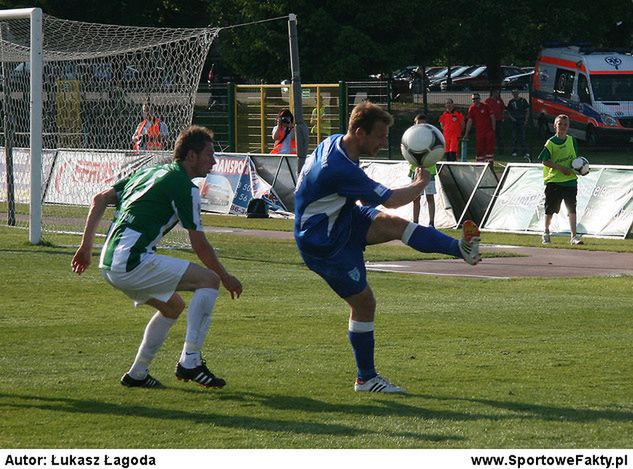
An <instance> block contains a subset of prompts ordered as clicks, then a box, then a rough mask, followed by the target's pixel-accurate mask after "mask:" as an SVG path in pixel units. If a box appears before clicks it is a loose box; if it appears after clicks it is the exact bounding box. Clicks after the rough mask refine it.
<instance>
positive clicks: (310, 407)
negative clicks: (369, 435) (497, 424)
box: [219, 393, 498, 421]
mask: <svg viewBox="0 0 633 469" xmlns="http://www.w3.org/2000/svg"><path fill="white" fill-rule="evenodd" d="M382 396H383V397H382V398H379V399H377V398H378V395H367V396H366V398H367V400H368V401H369V402H363V403H361V404H356V403H351V404H332V403H329V402H323V401H319V400H316V399H312V398H309V397H294V396H282V395H272V396H271V395H262V394H255V393H239V394H222V395H221V396H219V399H220V400H233V401H252V400H254V401H256V402H258V403H259V404H260V405H262V406H265V407H269V408H271V409H276V410H291V411H303V412H313V413H340V414H347V415H350V414H359V415H367V416H375V417H381V416H382V417H388V416H397V417H410V418H421V419H424V420H452V421H465V420H497V419H498V417H497V416H495V415H489V414H474V413H472V412H468V413H466V412H454V411H450V410H433V409H428V408H424V407H420V406H417V405H410V404H407V403H404V402H402V401H403V399H407V398H409V397H412V395H411V394H405V395H392V396H391V397H388V398H385V397H384V396H385V395H384V394H383V395H382Z"/></svg>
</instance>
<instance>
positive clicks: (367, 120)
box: [347, 101, 393, 134]
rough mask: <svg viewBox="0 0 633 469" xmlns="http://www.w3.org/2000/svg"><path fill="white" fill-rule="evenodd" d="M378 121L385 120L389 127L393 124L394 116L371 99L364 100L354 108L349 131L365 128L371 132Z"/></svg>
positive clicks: (348, 126) (348, 127)
mask: <svg viewBox="0 0 633 469" xmlns="http://www.w3.org/2000/svg"><path fill="white" fill-rule="evenodd" d="M376 122H384V123H385V124H386V125H387V127H391V126H392V125H393V117H392V116H391V114H389V113H388V112H387V111H385V110H384V109H383V108H381V107H380V106H378V105H376V104H374V103H372V102H370V101H364V102H362V103H359V104H357V105H356V106H355V107H354V109H353V110H352V114H351V116H350V117H349V124H348V125H347V131H348V132H354V131H356V129H363V130H364V131H365V132H367V133H368V134H369V133H371V131H372V130H373V128H374V124H375V123H376Z"/></svg>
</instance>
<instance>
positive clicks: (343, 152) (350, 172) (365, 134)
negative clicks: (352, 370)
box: [295, 102, 481, 393]
mask: <svg viewBox="0 0 633 469" xmlns="http://www.w3.org/2000/svg"><path fill="white" fill-rule="evenodd" d="M392 124H393V118H392V117H391V115H390V114H389V113H387V112H386V111H384V110H383V109H382V108H380V107H379V106H377V105H375V104H372V103H370V102H364V103H361V104H358V105H357V106H356V107H355V108H354V110H353V111H352V114H351V116H350V120H349V125H348V128H347V133H346V134H345V135H341V134H335V135H332V136H330V137H328V138H326V139H325V140H323V141H322V142H321V144H320V145H319V146H318V147H317V148H316V150H314V152H313V153H312V154H311V155H310V156H309V157H308V158H307V159H306V162H305V165H304V166H303V169H302V171H301V174H300V175H299V180H298V182H297V188H296V192H295V240H296V243H297V247H298V248H299V252H300V254H301V257H302V258H303V260H304V262H305V264H306V265H307V266H308V268H309V269H310V270H313V271H314V272H316V273H317V274H319V275H320V276H321V277H322V278H323V279H324V280H325V281H326V282H327V283H328V285H329V286H330V287H331V288H332V290H334V291H335V292H336V293H337V294H338V295H339V296H340V297H341V298H343V299H344V300H345V301H346V302H347V303H348V304H349V306H350V308H351V313H350V318H349V328H348V336H349V340H350V342H351V345H352V349H353V351H354V357H355V359H356V366H357V371H358V376H357V379H356V382H355V384H354V390H355V391H356V392H383V393H403V392H405V390H404V389H403V388H402V387H400V386H396V385H395V384H392V383H391V382H389V380H387V379H386V378H385V377H383V376H381V375H379V374H378V373H377V372H376V368H375V366H374V315H375V310H376V300H375V298H374V294H373V292H372V290H371V288H370V287H369V285H368V284H367V275H366V271H365V260H364V257H363V251H364V250H365V246H367V245H371V244H379V243H385V242H388V241H392V240H395V239H400V240H402V242H403V243H405V244H407V245H409V246H411V247H412V248H413V249H416V250H418V251H420V252H436V253H442V254H449V255H453V256H455V257H459V258H462V259H464V260H465V261H466V262H467V263H468V264H471V265H475V264H477V263H478V262H479V261H480V260H481V257H480V255H479V241H480V238H479V229H478V228H477V226H476V225H475V224H474V223H473V222H472V221H466V222H465V223H464V225H463V236H462V238H461V240H457V239H455V238H452V237H450V236H447V235H445V234H443V233H441V232H439V231H437V230H436V229H435V228H433V227H427V226H421V225H417V224H415V223H411V222H409V221H408V220H405V219H403V218H400V217H397V216H393V215H389V214H386V213H383V212H381V211H379V210H377V209H376V208H374V207H375V206H377V205H380V204H382V205H383V206H384V207H387V208H396V207H401V206H403V205H406V204H409V203H411V201H413V200H414V199H415V198H417V197H419V196H420V194H421V193H422V192H423V190H424V187H425V186H426V184H427V183H428V181H429V179H430V176H429V173H428V172H427V171H426V170H424V169H421V168H418V169H417V170H416V176H415V179H414V181H413V182H412V183H411V184H409V185H408V186H404V187H400V188H397V189H389V188H387V187H385V186H383V185H381V184H379V183H378V182H376V181H373V180H372V179H370V178H369V177H368V176H367V175H366V174H365V172H364V171H363V170H362V169H361V168H360V166H359V160H360V157H361V155H364V156H367V157H369V158H374V157H376V155H377V154H378V152H379V151H380V149H382V148H384V147H385V146H386V145H387V136H388V133H389V127H390V126H391V125H392ZM357 201H361V203H362V205H358V204H357Z"/></svg>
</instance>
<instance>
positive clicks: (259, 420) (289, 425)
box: [0, 390, 463, 441]
mask: <svg viewBox="0 0 633 469" xmlns="http://www.w3.org/2000/svg"><path fill="white" fill-rule="evenodd" d="M141 391H145V390H141ZM152 392H161V391H160V390H155V391H152ZM236 396H237V395H234V396H226V398H225V397H224V396H222V397H221V399H222V400H224V399H230V400H234V401H235V400H238V399H236ZM248 396H249V397H252V395H248ZM284 400H286V401H287V400H288V398H285V397H283V396H276V397H272V398H269V400H267V399H262V400H260V403H262V404H264V405H266V403H267V402H268V403H271V404H272V405H270V407H272V408H276V409H288V410H305V408H304V407H303V405H304V404H306V401H304V400H303V399H294V398H291V400H290V402H291V405H290V406H288V405H282V402H284ZM307 401H309V402H312V406H313V411H315V412H316V411H318V412H321V411H322V410H319V404H323V403H320V402H319V401H315V400H312V399H308V400H307ZM382 405H384V404H381V406H382ZM0 407H4V408H13V409H37V410H43V411H52V412H62V413H66V414H73V413H75V414H87V415H100V414H102V415H108V416H122V417H144V418H151V419H158V420H183V421H187V422H189V423H197V424H213V425H215V426H221V427H225V428H237V429H242V430H256V431H268V432H285V433H288V432H292V433H296V434H305V435H335V436H342V437H358V436H361V435H379V434H383V435H390V436H395V437H400V438H412V439H416V440H424V441H448V440H457V441H459V440H463V438H462V437H452V436H446V435H440V434H420V433H416V432H403V433H390V432H385V431H382V430H381V431H371V430H365V429H360V428H354V427H351V426H348V425H341V424H328V423H321V422H312V421H297V420H296V419H295V420H280V419H271V418H264V417H254V416H241V415H221V414H217V413H215V414H214V413H209V412H206V411H204V410H200V411H196V412H189V411H183V410H180V409H177V410H176V409H166V408H160V407H155V406H144V405H129V404H115V403H109V402H102V401H98V400H89V399H74V398H63V397H44V396H36V395H19V394H6V393H0ZM362 408H363V409H366V410H371V408H372V406H362ZM328 411H335V410H328ZM336 411H354V412H358V410H356V407H355V406H352V405H350V406H340V407H339V406H337V410H336ZM388 413H393V412H388ZM403 415H408V416H413V415H412V414H411V412H410V411H409V412H407V413H406V414H403Z"/></svg>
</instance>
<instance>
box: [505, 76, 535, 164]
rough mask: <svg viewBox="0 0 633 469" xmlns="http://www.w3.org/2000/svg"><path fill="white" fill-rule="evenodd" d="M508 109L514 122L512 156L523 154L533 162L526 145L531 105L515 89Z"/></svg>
mask: <svg viewBox="0 0 633 469" xmlns="http://www.w3.org/2000/svg"><path fill="white" fill-rule="evenodd" d="M506 109H507V111H508V115H509V116H510V120H511V121H512V156H514V157H516V156H517V153H518V152H521V153H523V155H524V157H525V159H526V160H528V162H531V160H530V153H529V152H528V150H527V145H526V144H525V128H526V127H527V123H528V119H529V116H530V113H529V112H528V111H529V109H530V105H529V104H528V102H527V100H526V99H525V98H523V97H522V96H519V90H517V89H516V88H515V89H513V90H512V99H511V100H510V101H508V107H507V108H506Z"/></svg>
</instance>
